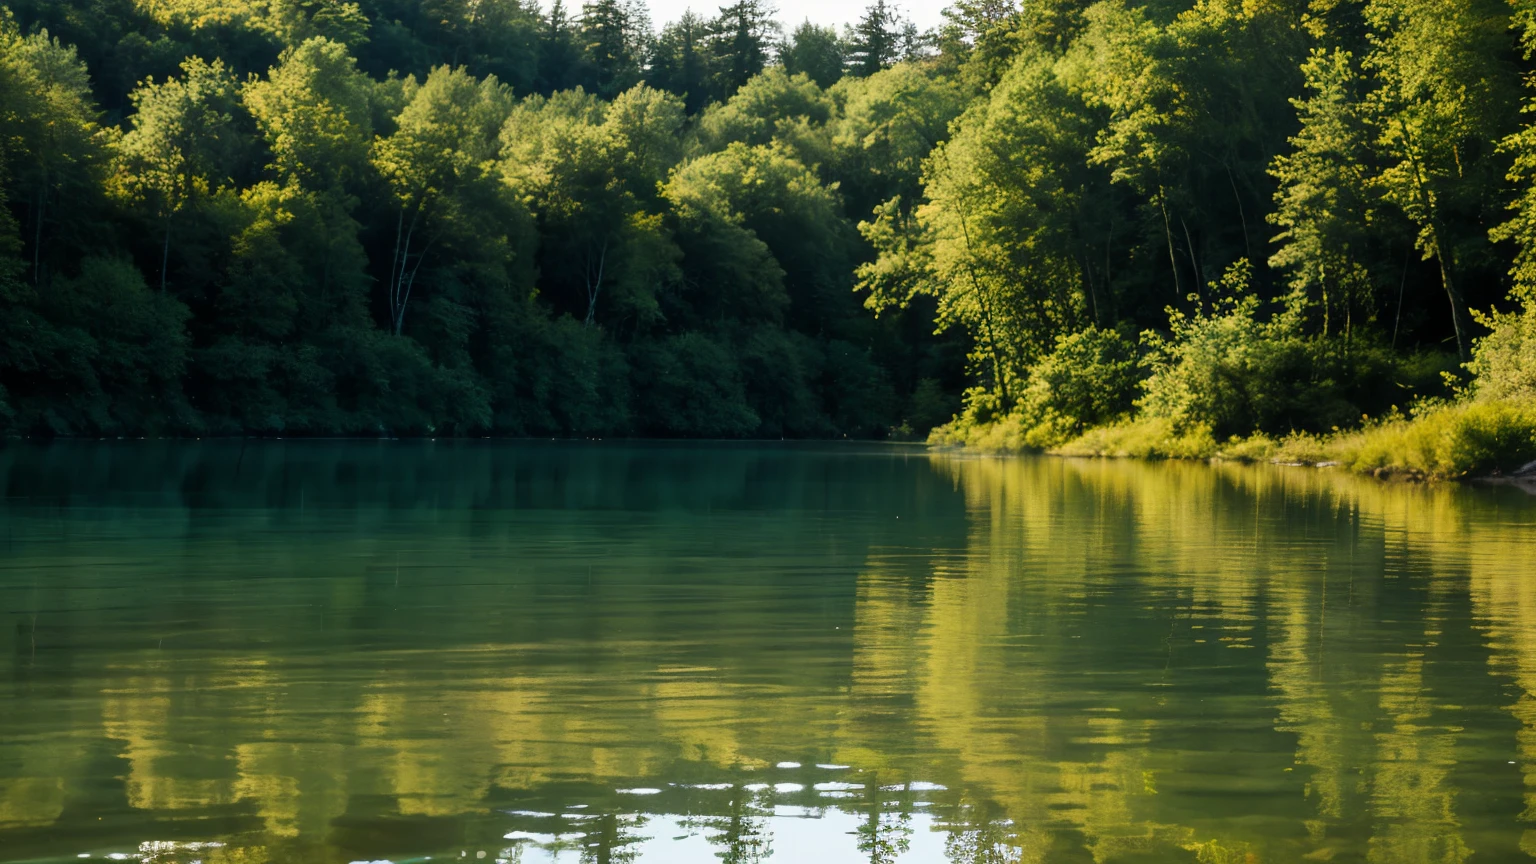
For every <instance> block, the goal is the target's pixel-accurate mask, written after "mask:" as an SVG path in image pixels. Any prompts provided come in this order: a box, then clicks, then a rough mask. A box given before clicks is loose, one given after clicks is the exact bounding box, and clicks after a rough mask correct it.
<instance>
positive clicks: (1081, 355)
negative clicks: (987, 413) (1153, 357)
mask: <svg viewBox="0 0 1536 864" xmlns="http://www.w3.org/2000/svg"><path fill="white" fill-rule="evenodd" d="M1138 378H1139V375H1138V373H1137V360H1136V346H1135V345H1133V344H1131V342H1130V341H1129V340H1128V339H1126V338H1125V337H1124V336H1122V335H1121V334H1120V333H1119V332H1117V331H1114V330H1101V329H1099V328H1096V327H1090V328H1089V329H1087V330H1083V331H1081V332H1078V333H1073V334H1071V335H1070V336H1060V337H1057V339H1056V347H1055V350H1053V351H1052V352H1051V353H1050V354H1048V355H1046V356H1045V357H1044V358H1043V359H1041V360H1040V362H1039V363H1036V364H1035V366H1034V368H1032V369H1030V371H1029V379H1028V380H1027V382H1026V383H1025V385H1024V392H1023V394H1022V396H1021V398H1020V400H1019V407H1018V414H1019V415H1020V416H1021V417H1022V420H1023V424H1024V425H1025V427H1027V428H1026V430H1025V431H1024V443H1025V444H1026V445H1027V446H1029V447H1032V448H1036V449H1041V450H1045V449H1049V448H1051V447H1055V446H1058V445H1060V444H1064V443H1066V442H1067V441H1070V440H1071V439H1073V438H1076V437H1077V436H1079V435H1081V434H1082V433H1083V432H1085V431H1086V430H1088V429H1089V428H1091V427H1094V426H1104V425H1108V424H1111V423H1115V422H1119V421H1121V420H1124V419H1125V418H1126V416H1127V415H1129V414H1130V412H1131V408H1132V407H1133V405H1134V403H1135V398H1136V389H1137V384H1138Z"/></svg>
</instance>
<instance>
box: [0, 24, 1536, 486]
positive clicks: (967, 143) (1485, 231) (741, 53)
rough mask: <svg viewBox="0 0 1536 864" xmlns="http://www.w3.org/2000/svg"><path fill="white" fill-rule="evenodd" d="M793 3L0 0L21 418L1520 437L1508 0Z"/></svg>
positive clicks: (1153, 448)
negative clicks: (4, 1)
mask: <svg viewBox="0 0 1536 864" xmlns="http://www.w3.org/2000/svg"><path fill="white" fill-rule="evenodd" d="M773 14H774V13H773V10H772V8H771V7H770V6H769V5H767V4H766V3H765V2H763V0H739V2H735V3H731V4H727V5H725V6H722V7H721V8H720V9H719V10H718V13H717V14H716V15H714V16H713V17H710V18H702V17H698V16H695V15H693V14H691V13H690V14H688V15H685V16H684V17H683V18H682V19H680V20H678V21H674V22H669V23H667V24H665V25H664V26H661V27H660V28H657V27H654V26H653V25H652V23H651V21H650V19H649V15H648V13H647V12H646V10H645V8H644V6H643V4H641V3H639V2H621V0H590V2H587V3H585V4H584V5H583V6H581V8H579V9H575V8H571V9H567V8H566V7H565V6H564V5H563V4H562V3H560V2H555V3H553V4H552V5H550V6H549V8H547V9H544V8H540V7H538V6H537V5H535V4H532V3H529V2H526V0H474V2H471V0H433V2H430V3H421V2H415V0H409V2H406V0H355V2H350V0H302V2H299V0H234V2H230V0H221V2H217V3H215V2H211V0H11V5H10V7H9V10H8V11H7V12H6V13H5V14H4V17H3V19H0V106H3V109H0V195H3V196H4V204H5V206H4V207H3V208H0V303H3V304H4V306H5V315H4V316H3V317H0V327H3V328H4V332H3V333H0V433H3V434H10V435H70V434H144V433H151V434H231V433H245V434H273V433H288V434H449V435H479V434H493V433H494V434H513V435H527V434H537V435H569V436H601V435H666V436H716V437H834V436H836V437H844V436H846V437H886V436H892V435H894V436H912V437H921V436H923V435H925V434H927V433H928V430H929V429H934V431H933V433H932V435H931V438H930V440H931V441H933V442H936V443H940V444H963V445H968V446H974V447H982V448H991V449H1007V450H1015V449H1035V450H1050V451H1056V452H1063V453H1093V454H1126V455H1141V456H1161V457H1211V456H1227V457H1230V458H1250V459H1256V458H1272V459H1280V460H1293V461H1314V462H1316V461H1324V462H1339V463H1341V464H1345V465H1348V466H1351V467H1355V468H1358V469H1361V470H1372V471H1376V470H1387V471H1401V472H1407V473H1415V474H1422V475H1425V476H1451V475H1459V474H1465V473H1473V472H1489V471H1509V470H1513V469H1516V468H1519V467H1520V466H1521V465H1523V464H1525V463H1526V462H1529V461H1530V460H1532V459H1536V407H1533V406H1536V131H1533V129H1536V127H1533V126H1532V125H1531V122H1530V121H1531V116H1530V115H1529V113H1527V112H1528V110H1529V108H1530V106H1531V105H1536V92H1533V91H1531V90H1530V89H1529V87H1528V85H1527V83H1526V78H1527V77H1528V75H1529V74H1530V73H1531V72H1532V71H1536V69H1533V66H1532V59H1531V49H1532V48H1533V47H1536V43H1533V42H1530V41H1528V40H1530V39H1531V38H1533V37H1532V35H1531V34H1532V32H1533V31H1532V30H1531V29H1530V28H1531V27H1532V26H1533V25H1536V6H1533V5H1532V4H1531V3H1530V2H1527V0H1509V2H1506V0H1260V2H1254V0H1145V2H1133V0H1097V2H1088V0H1024V2H1022V3H1013V2H1010V0H961V2H957V3H956V4H955V5H954V6H953V7H951V8H949V9H948V10H946V12H945V24H944V25H943V26H941V27H940V28H938V29H937V30H935V31H932V32H926V33H924V32H919V31H918V30H916V28H914V27H913V26H912V25H911V24H910V23H908V22H906V21H904V20H903V19H902V18H901V16H900V13H899V12H898V11H896V10H895V9H894V7H892V6H889V5H887V4H886V3H885V2H883V0H876V2H875V3H874V4H873V5H872V6H871V7H870V8H869V9H868V11H867V12H866V13H865V14H864V15H863V17H862V18H861V19H860V20H859V21H858V22H856V23H854V24H852V25H850V26H849V27H847V28H846V29H845V30H843V31H842V32H839V31H837V30H835V29H832V28H826V27H820V26H818V25H815V24H811V23H809V22H807V23H805V24H802V25H799V26H797V27H794V28H792V29H789V30H787V31H786V30H784V29H781V28H780V27H779V25H777V24H776V23H775V22H774V20H773ZM935 427H937V428H935Z"/></svg>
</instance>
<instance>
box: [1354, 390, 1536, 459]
mask: <svg viewBox="0 0 1536 864" xmlns="http://www.w3.org/2000/svg"><path fill="white" fill-rule="evenodd" d="M1333 450H1334V451H1335V452H1336V453H1337V456H1338V460H1339V462H1340V463H1342V464H1343V465H1344V466H1346V467H1348V468H1351V469H1353V470H1355V471H1362V472H1372V473H1378V474H1386V473H1391V474H1407V475H1414V476H1421V477H1426V478H1450V477H1465V476H1468V475H1478V474H1495V473H1503V472H1508V471H1513V470H1516V469H1518V468H1520V467H1522V466H1524V465H1526V464H1527V463H1530V462H1532V461H1536V403H1533V402H1524V401H1506V400H1490V401H1472V402H1463V403H1460V404H1452V405H1437V406H1435V407H1433V408H1430V409H1429V410H1427V411H1425V412H1423V413H1421V414H1419V415H1418V416H1417V417H1414V418H1413V419H1412V420H1409V419H1406V418H1402V417H1394V418H1391V419H1389V420H1387V421H1385V422H1382V423H1378V424H1376V425H1374V426H1371V427H1369V428H1366V429H1363V430H1361V431H1359V432H1354V433H1346V434H1343V435H1341V436H1339V437H1338V439H1336V441H1335V442H1334V445H1333Z"/></svg>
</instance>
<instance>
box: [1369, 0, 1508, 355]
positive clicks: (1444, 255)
mask: <svg viewBox="0 0 1536 864" xmlns="http://www.w3.org/2000/svg"><path fill="white" fill-rule="evenodd" d="M1365 17H1366V20H1367V22H1368V24H1369V25H1370V28H1371V33H1370V43H1371V51H1370V53H1369V54H1368V55H1367V56H1366V58H1365V59H1364V65H1365V67H1366V69H1368V70H1369V71H1370V72H1371V73H1372V75H1373V78H1374V82H1375V85H1376V86H1375V87H1374V89H1373V90H1372V91H1371V94H1370V97H1369V105H1370V109H1371V111H1372V112H1373V119H1374V120H1375V123H1376V126H1377V129H1378V138H1377V141H1376V146H1377V148H1378V150H1379V151H1380V153H1381V154H1382V157H1383V159H1384V162H1385V164H1384V165H1383V168H1382V170H1381V172H1380V173H1379V174H1378V175H1377V177H1376V183H1377V184H1378V185H1379V187H1380V189H1381V191H1382V194H1383V195H1384V196H1385V198H1386V199H1387V200H1388V201H1389V202H1391V203H1393V204H1395V205H1397V206H1398V207H1399V208H1400V209H1401V210H1402V212H1403V213H1404V214H1405V215H1406V216H1407V217H1408V219H1410V220H1411V221H1412V222H1413V223H1414V225H1415V226H1416V227H1417V229H1418V237H1417V245H1418V248H1419V250H1420V251H1421V252H1422V253H1423V254H1424V257H1425V260H1431V259H1432V260H1434V262H1435V264H1436V266H1437V267H1438V268H1439V272H1440V282H1441V286H1442V288H1443V289H1444V290H1445V295H1446V299H1447V300H1448V301H1449V305H1450V311H1451V321H1452V324H1453V325H1454V330H1455V335H1456V344H1457V348H1458V351H1459V353H1460V355H1461V358H1462V360H1463V361H1466V360H1468V359H1470V358H1471V347H1472V344H1471V340H1472V328H1471V323H1472V322H1471V317H1470V314H1469V313H1468V303H1467V299H1466V293H1465V290H1464V288H1463V284H1462V281H1461V274H1460V271H1461V270H1462V269H1463V265H1464V264H1467V263H1471V262H1470V261H1469V260H1468V259H1475V258H1476V257H1478V256H1481V255H1482V254H1484V253H1483V251H1482V250H1481V248H1480V246H1481V245H1482V244H1483V243H1485V242H1486V239H1487V238H1486V234H1485V232H1484V229H1483V228H1482V226H1481V225H1480V224H1479V223H1480V222H1481V221H1482V219H1483V218H1484V214H1483V213H1482V212H1481V210H1482V207H1483V202H1484V196H1483V194H1482V190H1484V189H1486V188H1488V186H1489V184H1490V181H1491V180H1492V179H1493V178H1495V177H1499V176H1502V175H1503V174H1504V173H1505V170H1504V169H1503V167H1502V165H1501V160H1500V159H1499V158H1498V156H1497V154H1496V153H1495V144H1496V142H1498V141H1500V140H1502V139H1503V138H1504V137H1505V136H1506V135H1507V134H1509V132H1510V131H1512V128H1511V120H1512V118H1513V117H1514V116H1515V105H1516V104H1517V93H1518V90H1517V88H1518V85H1519V73H1518V72H1517V70H1516V68H1515V66H1514V64H1513V63H1512V62H1511V60H1512V57H1511V56H1510V55H1511V53H1512V51H1511V49H1512V48H1513V45H1512V44H1511V40H1510V37H1509V21H1510V19H1509V9H1508V7H1507V6H1506V5H1505V4H1504V3H1501V2H1496V0H1371V2H1370V3H1368V4H1367V5H1366V9H1365ZM1473 226H1476V227H1473Z"/></svg>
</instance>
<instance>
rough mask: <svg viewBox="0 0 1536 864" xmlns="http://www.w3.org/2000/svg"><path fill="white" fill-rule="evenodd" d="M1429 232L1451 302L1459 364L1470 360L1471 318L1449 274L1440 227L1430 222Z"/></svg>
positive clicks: (1441, 280)
mask: <svg viewBox="0 0 1536 864" xmlns="http://www.w3.org/2000/svg"><path fill="white" fill-rule="evenodd" d="M1430 230H1431V231H1432V232H1433V235H1432V236H1433V237H1434V242H1435V263H1437V264H1439V265H1440V283H1441V284H1442V285H1444V286H1445V296H1446V299H1448V300H1450V301H1451V324H1452V325H1453V326H1454V327H1455V328H1456V353H1457V354H1458V355H1460V357H1461V362H1463V363H1466V362H1467V361H1469V360H1471V359H1472V316H1471V314H1470V313H1469V312H1468V311H1467V301H1466V299H1465V298H1463V297H1462V296H1461V288H1460V286H1458V285H1457V284H1456V279H1455V278H1454V276H1453V275H1452V273H1451V264H1450V262H1448V261H1446V260H1445V246H1444V244H1443V243H1442V242H1441V240H1442V236H1441V233H1440V225H1439V224H1438V222H1432V223H1431V228H1430Z"/></svg>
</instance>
